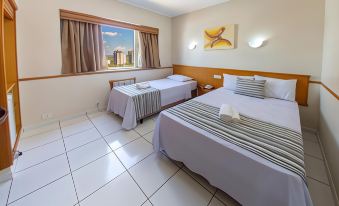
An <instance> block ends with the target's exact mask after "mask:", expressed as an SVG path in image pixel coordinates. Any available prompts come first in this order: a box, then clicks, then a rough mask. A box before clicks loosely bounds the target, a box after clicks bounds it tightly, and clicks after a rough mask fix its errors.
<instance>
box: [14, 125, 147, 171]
mask: <svg viewBox="0 0 339 206" xmlns="http://www.w3.org/2000/svg"><path fill="white" fill-rule="evenodd" d="M93 128H94V127H93ZM91 129H92V128H91ZM86 131H88V130H86ZM78 134H79V133H78ZM99 134H100V133H99ZM112 134H113V133H112ZM100 135H101V134H100ZM71 136H73V135H71ZM71 136H68V137H66V139H67V138H70V137H71ZM102 138H103V137H102V136H101V137H99V138H97V139H94V140H91V141H89V142H86V143H85V144H82V145H79V146H77V147H74V148H72V149H70V150H67V149H65V152H63V153H61V154H58V155H56V156H53V157H51V158H49V159H46V160H43V161H41V162H39V163H36V164H33V165H30V166H29V167H26V168H24V169H22V170H19V171H15V170H14V171H15V173H18V172H22V171H25V170H27V169H29V168H31V167H34V166H37V165H39V164H42V163H44V162H47V161H49V160H51V159H53V158H56V157H59V156H61V155H63V154H66V153H67V152H71V151H73V150H76V149H79V148H80V147H83V146H86V145H88V144H90V143H93V142H95V141H98V140H99V139H102ZM139 138H142V137H138V138H137V139H139ZM137 139H135V140H137ZM61 140H63V138H61V139H58V140H56V141H61ZM135 140H133V141H135ZM56 141H54V142H56ZM54 142H50V143H47V144H51V143H54ZM131 142H132V141H131ZM131 142H129V143H131ZM129 143H126V144H125V145H127V144H129ZM47 144H45V145H44V146H46V145H47ZM125 145H123V146H125ZM39 147H40V146H39ZM121 147H122V146H121ZM121 147H119V148H118V149H120V148H121ZM37 148H38V147H37ZM107 154H109V153H107ZM107 154H105V155H107ZM105 155H103V156H105ZM103 156H101V157H103ZM101 157H100V158H101ZM98 159H99V158H98ZM96 160H97V159H96ZM86 165H87V164H86ZM84 166H85V165H84ZM82 167H83V166H81V167H79V168H77V169H76V170H78V169H80V168H82ZM76 170H74V171H76Z"/></svg>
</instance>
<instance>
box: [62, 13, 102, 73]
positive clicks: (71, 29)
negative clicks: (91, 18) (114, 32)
mask: <svg viewBox="0 0 339 206" xmlns="http://www.w3.org/2000/svg"><path fill="white" fill-rule="evenodd" d="M61 50H62V73H63V74H69V73H81V72H93V71H98V70H102V69H107V61H106V57H105V50H104V45H103V39H102V33H101V26H100V25H98V24H90V23H84V22H78V21H71V20H64V19H62V20H61Z"/></svg>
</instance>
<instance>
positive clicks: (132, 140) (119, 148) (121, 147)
mask: <svg viewBox="0 0 339 206" xmlns="http://www.w3.org/2000/svg"><path fill="white" fill-rule="evenodd" d="M103 138H104V137H103ZM141 138H142V137H140V136H139V137H137V138H136V139H134V140H132V141H130V142H127V143H126V144H124V145H121V146H120V147H118V148H116V149H113V148H112V147H111V146H109V147H110V148H111V150H113V151H116V150H118V149H121V148H123V147H124V146H127V145H129V144H131V143H132V142H135V141H137V140H139V139H141ZM104 139H105V138H104ZM105 140H106V139H105ZM106 143H107V144H108V142H107V141H106Z"/></svg>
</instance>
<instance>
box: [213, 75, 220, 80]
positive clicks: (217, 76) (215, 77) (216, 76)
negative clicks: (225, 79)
mask: <svg viewBox="0 0 339 206" xmlns="http://www.w3.org/2000/svg"><path fill="white" fill-rule="evenodd" d="M213 78H214V79H222V77H221V75H218V74H215V75H213Z"/></svg>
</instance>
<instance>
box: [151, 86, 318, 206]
mask: <svg viewBox="0 0 339 206" xmlns="http://www.w3.org/2000/svg"><path fill="white" fill-rule="evenodd" d="M190 101H192V102H191V104H201V105H205V107H210V108H211V110H213V108H216V109H218V108H220V107H221V105H222V104H229V105H231V106H232V107H234V108H235V109H236V110H237V111H238V112H239V113H240V114H242V115H245V116H248V117H251V118H254V119H256V120H258V121H262V122H267V123H269V124H272V125H274V126H277V127H279V128H281V129H282V131H288V132H291V133H295V134H296V135H298V134H300V138H301V126H300V118H299V109H298V104H297V102H293V101H285V100H279V99H274V98H264V99H258V98H253V97H249V96H243V95H238V94H235V93H234V92H233V91H230V90H228V89H225V88H219V89H216V90H214V91H212V92H209V93H207V94H205V95H203V96H200V97H197V98H195V99H194V100H190ZM190 106H191V105H190V103H184V104H183V106H180V105H178V106H176V107H174V108H173V109H169V110H165V111H162V112H161V113H160V115H159V117H158V119H157V123H156V127H155V131H154V137H153V145H154V149H155V150H156V151H163V152H165V153H166V154H167V155H168V156H169V157H170V158H172V159H174V160H177V161H181V162H183V163H184V164H185V165H186V166H187V167H188V168H189V169H191V170H192V171H194V172H196V173H198V174H200V175H202V176H203V177H205V178H206V179H207V180H208V181H209V182H210V184H212V185H214V186H216V187H217V188H219V189H221V190H223V191H224V192H226V193H227V194H229V195H231V196H232V197H233V198H234V199H236V200H237V201H238V202H239V203H241V204H242V205H254V206H264V205H268V206H269V205H274V206H292V205H298V206H304V205H307V206H308V205H312V201H311V199H310V196H309V192H308V189H307V185H306V183H305V176H303V175H305V174H303V175H298V173H296V172H292V171H291V170H289V169H286V167H282V166H281V165H282V164H280V165H279V164H276V163H274V161H269V160H268V159H267V158H263V157H264V156H263V155H258V154H256V153H254V152H252V151H250V150H248V149H244V147H243V146H242V145H240V146H239V144H233V143H231V141H225V140H224V139H222V138H220V136H218V135H217V133H214V131H216V130H211V131H213V132H210V131H209V130H208V129H204V128H205V127H206V125H209V124H210V123H207V121H205V123H202V122H201V120H200V119H198V118H196V117H197V116H194V114H195V113H198V112H195V111H196V110H198V108H194V109H193V110H191V111H188V112H187V114H185V115H186V116H183V117H181V115H182V114H181V113H183V112H182V111H184V110H182V111H180V112H179V113H178V114H177V115H174V114H175V113H174V111H175V110H176V108H177V109H179V108H180V107H182V108H183V107H187V108H189V107H190ZM206 111H208V110H206ZM184 117H192V118H191V119H189V118H188V119H187V118H186V119H185V118H184ZM199 125H200V126H199ZM241 132H242V131H241ZM241 132H239V133H241ZM283 136H284V135H282V137H283ZM297 138H299V136H298V137H297ZM298 141H299V143H300V139H298ZM300 144H301V146H300V147H301V154H302V157H300V161H301V162H302V163H301V165H302V166H303V152H302V140H301V143H300ZM302 166H301V169H300V170H301V171H303V168H302ZM301 173H302V172H301Z"/></svg>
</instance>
